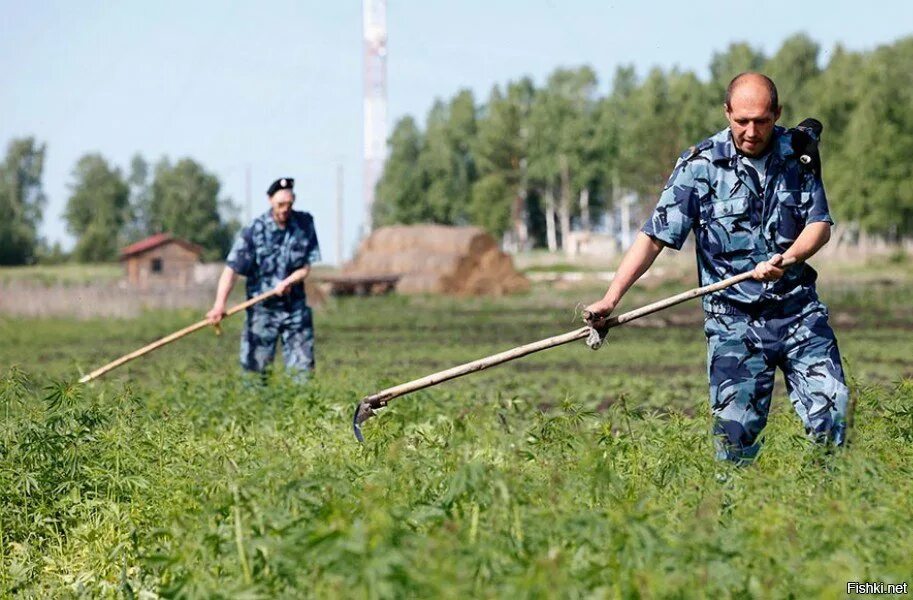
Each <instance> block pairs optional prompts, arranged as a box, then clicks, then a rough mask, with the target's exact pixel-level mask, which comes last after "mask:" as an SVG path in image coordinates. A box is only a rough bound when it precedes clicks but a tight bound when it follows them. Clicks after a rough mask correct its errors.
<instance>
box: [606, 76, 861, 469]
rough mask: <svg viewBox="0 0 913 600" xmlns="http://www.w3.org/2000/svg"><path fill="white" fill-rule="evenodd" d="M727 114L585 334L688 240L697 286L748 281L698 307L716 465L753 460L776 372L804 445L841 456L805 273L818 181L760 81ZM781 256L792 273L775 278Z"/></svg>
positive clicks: (836, 410)
mask: <svg viewBox="0 0 913 600" xmlns="http://www.w3.org/2000/svg"><path fill="white" fill-rule="evenodd" d="M725 109H726V117H727V119H728V121H729V124H730V126H729V127H728V128H727V129H724V130H723V131H721V132H719V133H717V134H716V135H714V136H713V137H711V138H709V139H707V140H704V141H703V142H701V143H699V144H698V145H697V146H694V147H692V148H691V149H689V150H688V151H686V152H685V153H684V154H682V156H681V158H680V159H679V160H678V162H677V163H676V166H675V169H674V171H673V172H672V175H671V177H670V178H669V182H668V183H667V184H666V187H665V189H664V190H663V193H662V195H661V196H660V199H659V202H658V204H657V206H656V209H655V211H654V212H653V215H652V217H651V218H650V220H649V221H647V223H646V225H644V227H643V229H642V231H641V233H640V234H638V237H637V240H636V241H635V242H634V244H633V245H632V247H631V248H630V249H629V251H628V252H627V253H626V255H625V257H624V259H623V260H622V263H621V265H620V266H619V269H618V272H617V275H616V276H615V278H614V280H613V281H612V283H611V285H610V286H609V289H608V291H607V292H606V294H605V296H604V297H603V298H602V299H601V300H600V301H598V302H595V303H594V304H592V305H590V306H589V307H588V310H589V311H590V312H591V313H593V314H594V315H596V316H595V317H594V318H593V319H592V320H591V324H593V325H595V326H597V327H598V326H599V325H601V324H602V323H603V322H604V319H605V318H606V317H608V315H609V314H611V312H612V311H613V310H614V309H615V306H616V305H617V303H618V301H619V300H620V299H621V297H622V296H623V295H624V293H625V292H626V291H627V290H628V288H629V287H630V286H631V285H632V284H633V283H634V282H635V281H636V280H637V279H638V278H639V277H640V276H641V275H642V274H643V273H644V272H645V271H646V270H647V269H648V268H649V267H650V265H651V264H652V263H653V261H654V260H655V259H656V257H657V256H658V255H659V253H660V252H661V251H662V249H663V248H664V247H666V246H671V247H673V248H675V249H676V250H679V249H681V247H682V244H683V243H684V242H685V238H686V237H687V236H688V233H689V232H690V231H694V234H695V239H696V250H697V265H698V273H699V278H700V284H701V285H702V286H705V285H710V284H713V283H717V282H719V281H721V280H723V279H726V278H728V277H731V276H733V275H736V274H739V273H742V272H745V271H750V270H753V271H754V278H753V279H752V280H748V281H746V282H743V283H741V284H738V285H736V286H733V287H730V288H727V289H725V290H721V291H719V292H714V293H712V294H709V295H707V296H705V297H704V300H703V308H704V312H705V326H704V329H705V333H706V336H707V340H708V352H707V354H708V360H707V362H708V364H707V368H708V374H709V379H710V402H711V408H712V413H713V417H714V427H713V431H714V434H715V441H716V447H717V457H718V458H720V459H726V460H731V461H734V462H738V463H742V462H746V461H750V460H751V459H753V458H754V457H755V455H756V454H757V452H758V450H759V447H760V443H759V439H758V438H759V434H760V433H761V431H762V430H763V429H764V426H765V425H766V424H767V415H768V411H769V410H770V399H771V392H772V389H773V383H774V371H775V369H776V368H777V367H779V368H780V369H781V370H782V371H783V373H784V375H785V377H786V388H787V391H788V393H789V396H790V400H791V402H792V404H793V407H794V408H795V410H796V413H797V414H798V415H799V418H800V419H802V422H803V424H804V425H805V430H806V432H807V433H808V435H809V436H810V437H811V438H812V439H814V440H815V441H818V442H830V443H833V444H835V445H841V444H843V442H844V440H845V435H846V411H847V403H848V391H847V386H846V383H845V380H844V374H843V369H842V367H841V362H840V354H839V352H838V349H837V342H836V340H835V338H834V334H833V331H832V330H831V328H830V326H829V325H828V313H827V308H826V307H825V306H824V304H822V303H821V302H820V301H819V300H818V296H817V293H816V291H815V280H816V278H817V274H816V273H815V271H814V270H813V269H812V268H811V267H810V266H808V265H807V264H805V263H804V261H805V260H806V259H808V258H809V257H810V256H812V255H813V254H814V253H815V252H817V251H818V249H819V248H821V246H823V245H824V244H825V243H827V241H828V239H829V237H830V227H831V225H832V224H833V221H832V219H831V217H830V214H829V212H828V206H827V198H826V196H825V193H824V187H823V186H822V183H821V179H820V171H818V170H817V169H810V168H807V167H805V166H804V165H802V164H800V161H799V156H798V153H797V152H796V150H795V148H794V142H795V141H796V140H794V137H796V136H797V135H798V134H795V133H794V131H793V130H790V131H787V130H784V129H783V128H782V127H779V126H776V125H775V123H776V121H777V119H778V118H779V116H780V107H779V102H778V98H777V90H776V87H775V86H774V84H773V82H772V81H770V79H768V78H767V77H765V76H763V75H760V74H757V73H743V74H742V75H739V76H738V77H736V78H735V79H733V81H732V83H730V85H729V89H728V90H727V94H726V103H725ZM784 257H795V258H796V259H797V261H799V262H798V264H796V265H795V266H793V267H790V268H788V269H781V268H779V265H780V264H781V262H782V260H783V258H784Z"/></svg>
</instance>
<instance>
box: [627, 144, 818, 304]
mask: <svg viewBox="0 0 913 600" xmlns="http://www.w3.org/2000/svg"><path fill="white" fill-rule="evenodd" d="M765 158H766V162H765V169H764V170H765V173H766V177H764V179H763V184H762V183H761V180H759V178H758V176H757V173H756V171H755V170H754V169H753V168H751V167H749V166H747V165H746V164H745V161H744V160H743V157H742V156H740V155H739V153H738V152H737V151H736V148H735V144H733V142H732V136H731V135H730V130H729V128H727V129H724V130H723V131H720V132H719V133H717V134H716V135H714V136H713V137H711V138H708V139H707V140H704V141H703V142H701V143H700V144H698V145H697V146H695V147H693V148H692V149H690V150H688V151H686V152H685V153H683V154H682V156H681V157H680V158H679V160H678V162H677V163H676V165H675V169H674V170H673V172H672V175H671V176H670V177H669V181H668V183H667V184H666V186H665V188H664V189H663V192H662V195H661V196H660V198H659V202H658V203H657V206H656V209H655V210H654V211H653V214H652V216H651V217H650V219H649V220H648V221H647V223H646V224H645V225H644V227H643V229H642V231H643V232H644V233H645V234H647V235H648V236H650V237H651V238H654V239H656V240H658V241H660V242H662V243H663V244H665V245H667V246H671V247H673V248H675V249H676V250H679V249H681V247H682V245H683V244H684V242H685V240H686V238H687V236H688V234H689V232H691V231H693V232H694V234H695V241H696V246H697V267H698V276H699V279H700V284H701V285H702V286H705V285H710V284H713V283H717V282H719V281H722V280H724V279H727V278H729V277H732V276H733V275H737V274H739V273H742V272H745V271H750V270H751V269H753V268H754V267H755V265H757V264H758V263H760V262H762V261H765V260H767V259H769V258H770V257H771V256H772V255H773V254H776V253H780V254H782V253H783V252H785V251H786V250H787V249H788V248H789V247H790V246H791V245H792V244H793V242H795V240H796V238H797V237H798V236H799V233H801V231H802V230H803V229H804V228H805V226H806V225H808V224H809V223H814V222H827V223H833V220H832V219H831V216H830V213H829V211H828V206H827V197H826V195H825V192H824V186H823V185H822V183H821V179H820V178H819V177H816V176H815V175H814V174H812V172H811V171H810V170H808V169H806V168H805V167H803V166H802V165H801V164H800V163H799V160H798V158H799V157H798V156H796V154H795V152H794V150H793V147H792V142H791V134H790V132H788V131H786V130H785V129H783V128H782V127H776V128H775V129H774V134H773V139H772V140H771V148H770V150H769V151H768V153H767V155H766V157H765ZM816 278H817V273H816V272H815V271H814V269H812V268H811V267H810V266H808V265H807V264H800V265H796V266H794V267H791V268H790V269H788V270H787V271H786V274H785V275H784V276H783V277H782V278H781V279H779V280H778V281H773V282H760V281H754V280H749V281H745V282H742V283H740V284H738V285H735V286H732V287H730V288H727V289H725V290H721V291H718V292H714V293H712V294H709V295H707V296H705V297H704V309H705V310H706V311H707V312H710V313H718V314H726V313H731V312H734V311H738V310H741V309H744V308H745V307H747V306H756V305H758V304H777V303H785V302H788V301H790V300H797V301H801V300H802V299H804V298H806V297H808V298H812V297H814V283H815V280H816Z"/></svg>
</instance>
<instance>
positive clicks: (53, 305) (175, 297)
mask: <svg viewBox="0 0 913 600" xmlns="http://www.w3.org/2000/svg"><path fill="white" fill-rule="evenodd" d="M215 291H216V286H215V283H208V284H200V285H194V286H188V287H181V288H161V289H154V288H153V289H146V290H138V289H135V288H131V287H127V286H125V285H123V284H121V283H86V284H76V283H70V284H62V283H56V284H50V285H48V284H42V283H38V282H30V281H11V282H5V283H0V313H2V314H6V315H12V316H19V317H68V318H77V319H91V318H96V317H115V318H125V319H126V318H132V317H136V316H139V315H140V314H141V313H142V312H143V311H146V310H158V309H176V308H196V309H199V310H200V318H202V316H203V313H204V312H205V311H206V310H207V309H208V308H210V307H211V306H212V302H213V299H214V298H215Z"/></svg>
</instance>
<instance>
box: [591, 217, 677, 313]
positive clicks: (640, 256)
mask: <svg viewBox="0 0 913 600" xmlns="http://www.w3.org/2000/svg"><path fill="white" fill-rule="evenodd" d="M664 247H665V246H663V244H662V243H660V242H657V241H656V240H654V239H653V238H651V237H650V236H648V235H647V234H645V233H643V232H640V233H638V234H637V238H636V239H635V240H634V243H633V244H631V247H630V248H629V249H628V251H627V252H626V253H625V255H624V258H622V259H621V264H620V265H618V270H617V271H616V272H615V277H613V278H612V283H611V285H609V289H608V290H607V291H606V293H605V296H604V297H605V299H606V300H609V301H611V303H612V304H613V305H615V304H618V302H619V300H621V297H622V296H624V295H625V293H626V292H627V291H628V289H629V288H630V287H631V286H632V285H634V282H635V281H637V280H638V279H640V276H641V275H643V274H644V273H645V272H646V271H647V269H649V268H650V265H652V264H653V261H655V260H656V257H657V256H659V253H660V252H662V251H663V248H664Z"/></svg>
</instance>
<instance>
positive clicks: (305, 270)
mask: <svg viewBox="0 0 913 600" xmlns="http://www.w3.org/2000/svg"><path fill="white" fill-rule="evenodd" d="M310 272H311V265H305V266H303V267H301V268H300V269H296V270H295V271H292V274H291V275H289V276H288V277H286V278H285V280H286V281H288V282H289V283H292V282H294V283H297V282H299V281H304V280H305V279H306V278H307V276H308V274H310Z"/></svg>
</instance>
